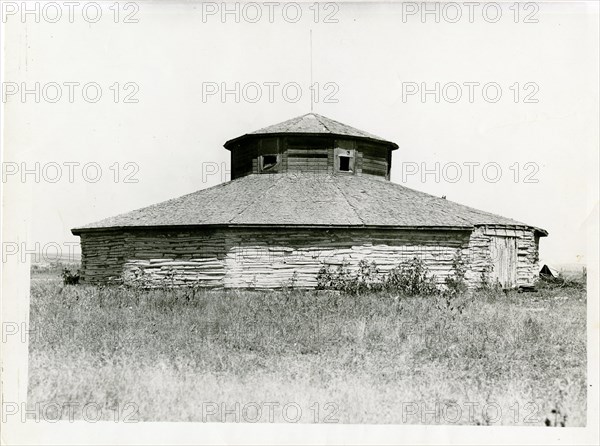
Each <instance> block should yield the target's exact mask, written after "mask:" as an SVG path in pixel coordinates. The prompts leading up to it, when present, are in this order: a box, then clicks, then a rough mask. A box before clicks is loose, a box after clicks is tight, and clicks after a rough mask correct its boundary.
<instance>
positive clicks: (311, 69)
mask: <svg viewBox="0 0 600 446" xmlns="http://www.w3.org/2000/svg"><path fill="white" fill-rule="evenodd" d="M312 89H313V54H312V29H311V30H310V89H309V90H310V93H309V95H310V112H311V113H312V111H313V94H314V92H313V90H312Z"/></svg>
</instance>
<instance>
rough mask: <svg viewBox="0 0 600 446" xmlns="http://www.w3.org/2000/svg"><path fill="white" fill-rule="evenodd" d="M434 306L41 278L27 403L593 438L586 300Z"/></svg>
mask: <svg viewBox="0 0 600 446" xmlns="http://www.w3.org/2000/svg"><path fill="white" fill-rule="evenodd" d="M438 299H439V298H436V297H428V298H425V297H420V298H399V297H397V296H396V297H395V296H390V295H389V294H388V295H386V294H379V295H366V296H358V297H345V296H342V295H339V294H335V293H332V292H300V291H282V292H249V291H246V292H235V291H194V290H174V291H164V290H163V291H140V290H124V289H120V288H116V287H115V288H98V287H89V286H65V285H62V283H60V280H59V278H58V276H56V278H49V277H48V276H47V275H42V276H35V275H34V279H33V281H32V290H31V321H30V322H31V325H32V328H33V329H34V330H36V335H35V336H33V337H32V338H31V339H30V367H29V396H28V399H29V403H30V404H31V405H35V404H37V405H38V406H36V407H41V408H42V409H43V407H44V405H48V404H49V403H58V404H59V405H62V404H64V403H65V402H76V403H78V404H79V405H80V406H83V405H85V404H87V403H94V404H95V407H96V408H98V407H100V408H101V414H100V415H98V416H100V417H102V418H105V419H110V418H111V417H112V416H114V414H115V412H114V409H115V408H119V412H117V413H118V414H119V415H118V417H119V418H120V419H123V418H130V419H132V420H133V419H137V420H144V421H157V420H163V421H167V420H170V421H176V420H181V421H218V420H226V421H239V422H243V421H253V420H258V421H261V422H265V421H275V422H286V421H290V420H293V419H296V418H297V416H296V411H297V410H298V409H299V410H300V411H301V412H299V413H298V414H299V422H326V421H330V422H335V421H336V420H337V421H339V422H340V423H410V424H415V423H427V424H434V423H439V424H450V423H455V424H522V425H528V424H530V425H543V424H544V423H548V422H549V423H550V424H552V425H554V424H559V423H560V422H561V421H563V422H566V425H567V426H583V425H585V423H586V298H585V291H584V290H578V289H564V288H563V289H558V290H554V289H545V290H543V291H542V292H539V293H526V294H517V293H510V294H508V295H505V294H503V293H500V294H492V293H488V294H485V293H479V294H476V295H473V296H470V297H467V298H465V299H466V307H465V309H464V311H463V312H462V314H460V313H458V312H452V311H450V310H446V309H444V307H443V305H438V303H439V302H438ZM270 403H273V405H269V404H270ZM286 404H288V406H286V407H287V409H286V410H285V411H284V410H283V406H285V405H286ZM317 408H318V410H317ZM257 409H260V412H257ZM226 410H229V412H226ZM553 411H554V413H553ZM81 416H85V414H84V415H82V414H81V413H79V414H77V413H76V415H75V417H76V418H79V417H81ZM88 416H90V417H91V416H92V415H90V414H89V413H88ZM565 416H566V419H565V418H564V417H565ZM62 417H63V418H65V417H67V414H66V413H63V414H62ZM546 420H547V421H546Z"/></svg>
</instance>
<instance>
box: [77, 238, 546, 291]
mask: <svg viewBox="0 0 600 446" xmlns="http://www.w3.org/2000/svg"><path fill="white" fill-rule="evenodd" d="M495 231H496V232H495ZM496 236H499V235H497V230H492V229H489V228H487V229H486V228H478V229H476V230H475V231H473V232H472V233H470V232H469V231H425V230H421V231H419V230H384V229H381V230H368V229H355V230H344V229H331V230H326V229H312V230H310V229H305V230H302V229H236V228H226V229H212V230H206V229H198V230H181V231H176V232H173V231H171V232H169V231H158V230H130V231H124V232H118V233H117V232H108V231H106V232H98V233H96V232H94V233H85V234H82V236H81V242H82V252H83V256H82V259H83V261H82V279H83V281H84V282H87V283H104V282H107V281H109V279H110V278H111V277H112V278H113V279H116V280H120V279H121V278H122V279H123V280H124V281H125V282H127V283H133V282H135V281H140V282H142V283H143V284H145V285H148V286H160V285H175V286H179V285H191V284H194V283H197V284H199V285H202V286H210V287H226V288H279V287H282V286H286V285H291V284H292V283H293V284H294V285H295V286H298V287H308V288H312V287H314V286H316V284H317V282H316V276H317V273H318V271H319V269H320V268H321V267H322V266H323V265H333V266H337V265H346V267H348V268H349V269H355V268H357V267H358V263H359V262H360V261H361V260H362V259H366V260H368V261H375V262H376V263H377V265H378V267H379V268H380V270H381V271H382V272H387V271H389V270H390V269H391V268H393V267H395V266H397V265H398V264H399V263H401V262H403V261H406V260H409V259H411V258H413V257H415V256H416V257H419V258H421V259H422V260H423V261H424V263H425V264H426V266H427V267H428V269H429V270H430V272H431V273H432V274H434V275H435V277H436V280H437V282H438V283H439V284H442V283H443V282H444V279H445V278H446V277H447V276H448V275H449V274H451V273H452V262H453V259H454V257H455V255H456V254H457V253H460V254H461V255H462V257H463V259H464V261H465V262H466V264H467V267H468V273H467V279H468V280H469V283H470V284H471V285H472V286H475V285H476V284H477V283H478V282H479V281H480V280H481V278H482V277H483V276H484V275H485V274H487V273H488V272H489V269H490V265H492V261H493V259H492V255H491V253H490V244H491V238H492V237H496ZM515 237H518V248H519V249H518V265H517V273H518V280H519V283H518V284H519V285H529V284H532V283H533V280H534V278H535V277H536V275H537V258H536V256H537V243H536V240H535V238H534V237H533V232H531V231H520V232H519V234H518V235H515ZM110 280H112V279H110Z"/></svg>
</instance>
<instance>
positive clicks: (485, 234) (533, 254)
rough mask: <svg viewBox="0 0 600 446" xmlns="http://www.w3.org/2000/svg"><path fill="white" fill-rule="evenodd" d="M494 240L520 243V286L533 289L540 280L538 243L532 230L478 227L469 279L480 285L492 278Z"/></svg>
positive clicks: (517, 268) (518, 252) (518, 257)
mask: <svg viewBox="0 0 600 446" xmlns="http://www.w3.org/2000/svg"><path fill="white" fill-rule="evenodd" d="M493 237H515V238H516V241H517V265H516V270H517V286H525V287H529V286H533V285H534V284H535V282H536V280H537V277H538V253H539V239H538V238H537V237H536V236H535V233H534V231H533V230H525V229H503V228H490V227H479V228H476V229H475V230H474V231H473V233H472V234H471V239H470V242H469V249H468V252H469V257H470V260H471V261H470V265H469V270H468V273H467V278H468V280H469V282H471V283H478V282H479V283H481V281H482V280H486V279H487V278H489V274H490V272H491V268H493V260H494V259H493V258H492V255H493V253H492V249H491V244H492V243H491V242H492V238H493Z"/></svg>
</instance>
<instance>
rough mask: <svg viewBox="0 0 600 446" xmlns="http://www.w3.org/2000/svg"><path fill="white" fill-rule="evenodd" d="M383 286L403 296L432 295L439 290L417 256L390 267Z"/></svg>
mask: <svg viewBox="0 0 600 446" xmlns="http://www.w3.org/2000/svg"><path fill="white" fill-rule="evenodd" d="M384 288H385V289H386V290H388V291H397V292H399V293H401V294H403V295H405V296H418V295H432V294H437V293H438V292H439V290H438V287H437V285H436V283H435V278H434V277H433V276H431V275H429V270H428V269H427V267H426V266H425V264H424V263H423V261H422V260H421V259H419V258H417V257H413V258H412V259H411V260H408V261H406V262H403V263H401V264H400V265H398V266H397V267H395V268H394V269H392V270H391V271H390V272H389V274H388V275H387V276H386V278H385V280H384Z"/></svg>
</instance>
